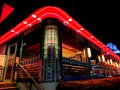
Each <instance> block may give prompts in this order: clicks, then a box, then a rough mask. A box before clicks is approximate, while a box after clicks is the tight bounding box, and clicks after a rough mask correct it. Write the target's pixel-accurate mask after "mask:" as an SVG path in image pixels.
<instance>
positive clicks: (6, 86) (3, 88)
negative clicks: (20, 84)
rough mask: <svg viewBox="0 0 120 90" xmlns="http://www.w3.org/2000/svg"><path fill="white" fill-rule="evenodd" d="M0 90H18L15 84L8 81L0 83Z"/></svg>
mask: <svg viewBox="0 0 120 90" xmlns="http://www.w3.org/2000/svg"><path fill="white" fill-rule="evenodd" d="M0 90H19V88H17V85H16V83H12V82H10V81H4V82H0Z"/></svg>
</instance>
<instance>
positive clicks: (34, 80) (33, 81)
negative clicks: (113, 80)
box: [16, 62, 43, 90]
mask: <svg viewBox="0 0 120 90" xmlns="http://www.w3.org/2000/svg"><path fill="white" fill-rule="evenodd" d="M16 64H18V65H19V66H20V68H22V70H23V71H24V72H25V73H26V74H27V75H28V76H29V77H30V78H31V80H32V81H33V82H34V83H35V84H36V85H37V86H38V87H39V88H40V89H41V90H43V88H42V86H40V85H39V84H38V83H37V82H36V81H35V80H34V79H33V77H32V76H31V75H30V74H29V73H28V72H27V71H26V70H25V69H24V68H23V66H22V65H21V64H19V63H18V62H16Z"/></svg>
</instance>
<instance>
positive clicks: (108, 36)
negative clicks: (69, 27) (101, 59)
mask: <svg viewBox="0 0 120 90" xmlns="http://www.w3.org/2000/svg"><path fill="white" fill-rule="evenodd" d="M116 1H117V0H116ZM3 3H6V4H9V5H11V6H13V7H14V8H15V10H14V11H13V12H12V13H11V14H10V15H9V16H8V17H7V18H6V19H5V20H4V21H3V22H2V23H0V36H1V35H2V34H3V33H5V32H6V31H8V30H10V28H12V27H14V26H15V25H17V24H18V23H19V22H20V21H22V20H23V19H24V18H26V17H27V16H28V15H30V14H31V13H32V12H34V11H35V10H37V9H38V8H41V7H43V6H48V5H52V6H57V7H59V8H61V9H63V10H65V11H66V12H67V13H68V14H69V15H70V16H72V17H73V18H74V19H75V20H76V21H78V22H79V23H80V24H81V25H82V26H84V27H85V28H86V29H87V30H88V31H89V32H90V33H92V34H93V35H94V36H95V37H97V38H98V39H99V40H100V41H102V42H103V43H104V44H107V43H109V42H112V43H114V44H116V45H117V47H118V49H120V35H119V29H120V27H119V26H120V25H119V24H120V23H119V21H120V14H119V11H120V5H119V2H118V1H117V2H115V0H114V1H112V0H109V1H105V0H96V1H95V0H93V1H92V0H3V1H2V0H0V6H2V5H3Z"/></svg>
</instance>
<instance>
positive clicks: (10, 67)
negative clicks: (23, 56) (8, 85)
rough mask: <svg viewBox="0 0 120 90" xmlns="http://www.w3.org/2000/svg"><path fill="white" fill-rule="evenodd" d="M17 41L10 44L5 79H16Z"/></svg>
mask: <svg viewBox="0 0 120 90" xmlns="http://www.w3.org/2000/svg"><path fill="white" fill-rule="evenodd" d="M16 53H17V43H14V44H12V45H11V44H10V45H8V50H7V60H6V68H5V72H6V73H5V80H7V81H14V80H15V65H16Z"/></svg>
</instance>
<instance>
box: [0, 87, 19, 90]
mask: <svg viewBox="0 0 120 90" xmlns="http://www.w3.org/2000/svg"><path fill="white" fill-rule="evenodd" d="M17 89H18V88H17V87H15V86H14V87H12V86H11V87H10V86H9V87H0V90H17ZM18 90H19V89H18Z"/></svg>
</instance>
